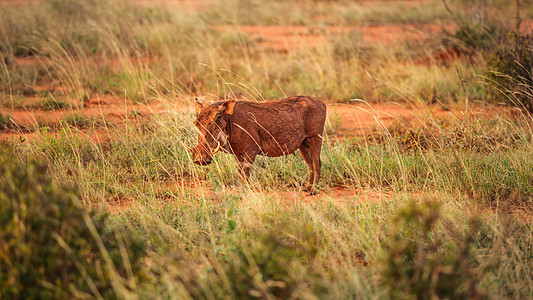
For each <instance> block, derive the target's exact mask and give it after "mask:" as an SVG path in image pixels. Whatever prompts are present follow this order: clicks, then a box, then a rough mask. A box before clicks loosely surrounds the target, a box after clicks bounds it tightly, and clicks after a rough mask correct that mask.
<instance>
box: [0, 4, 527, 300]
mask: <svg viewBox="0 0 533 300" xmlns="http://www.w3.org/2000/svg"><path fill="white" fill-rule="evenodd" d="M210 3H211V2H210ZM447 3H448V4H449V6H450V8H451V9H452V11H453V16H451V15H450V14H449V12H448V11H447V10H446V9H445V7H444V5H443V3H442V2H441V1H423V2H422V3H421V4H418V5H414V6H413V5H412V4H409V3H403V2H393V1H390V2H389V1H386V2H378V1H371V2H370V3H368V2H359V1H272V2H270V3H269V4H268V5H265V4H264V3H263V2H262V1H241V0H221V1H213V2H212V3H211V4H210V6H207V8H204V9H200V10H197V9H192V8H191V7H188V6H186V5H180V4H179V3H177V4H173V5H159V4H153V5H151V4H150V5H140V4H139V3H135V2H133V3H131V2H127V1H124V2H121V1H116V2H115V1H114V2H106V1H98V0H94V1H61V0H53V1H38V2H35V3H32V4H31V5H25V4H24V5H20V4H8V5H2V6H0V56H1V57H0V58H1V59H0V68H1V71H0V91H1V94H0V103H1V105H2V107H3V108H9V109H11V110H29V111H31V110H50V111H51V112H53V111H55V110H61V109H62V110H65V109H66V110H68V109H71V110H72V111H73V113H72V114H71V115H69V116H68V117H65V119H64V120H63V121H62V122H60V123H59V125H57V124H56V125H53V126H52V125H51V124H46V122H40V123H39V122H37V124H34V125H31V126H25V127H24V126H18V125H16V124H15V125H13V122H11V120H10V116H9V115H8V114H5V113H2V114H0V128H1V129H2V131H4V132H10V133H24V132H33V133H35V134H36V135H35V136H34V138H32V139H31V140H30V139H28V140H25V139H24V138H20V139H19V140H11V141H8V142H3V143H2V151H1V156H2V158H3V163H2V165H3V166H4V167H3V169H2V172H3V173H2V174H1V175H0V176H2V177H1V178H2V184H5V186H4V187H5V191H9V190H10V189H9V187H13V186H15V187H16V186H18V185H17V184H21V182H25V181H27V180H28V179H25V178H26V177H25V176H29V177H31V176H40V175H35V174H34V173H32V172H33V171H32V172H30V170H33V169H31V168H29V167H28V166H31V163H29V162H31V161H32V160H33V159H35V160H37V161H38V162H39V163H41V164H44V165H46V167H45V168H44V169H43V170H41V171H42V172H40V173H45V174H46V178H48V179H50V180H51V181H52V182H53V183H46V184H45V183H43V180H41V179H39V180H36V183H35V184H34V185H30V186H24V189H23V188H22V185H20V188H18V189H17V188H15V189H13V193H12V194H9V193H8V192H4V193H3V194H0V196H1V197H0V201H3V202H0V203H2V204H5V205H3V206H4V207H11V209H5V210H4V211H2V210H0V212H2V214H1V215H0V221H1V222H3V223H2V225H5V226H2V227H1V228H2V229H1V233H2V237H3V239H1V240H2V242H0V254H2V255H0V267H1V268H2V271H3V272H2V273H3V274H5V275H3V276H4V277H0V291H1V292H2V294H3V293H5V294H6V295H8V296H9V295H13V296H15V297H27V296H32V295H33V296H35V297H38V295H43V294H40V293H44V292H43V291H48V292H51V294H44V295H48V296H50V295H51V297H52V296H53V297H58V298H66V297H78V298H93V297H94V298H99V297H103V298H149V299H153V298H208V299H218V298H249V297H257V298H267V299H273V298H305V299H323V298H332V299H339V298H363V299H367V298H380V299H381V298H402V299H403V298H408V299H411V298H417V297H421V298H431V297H439V298H446V297H447V298H494V299H499V298H514V299H523V298H528V297H531V296H532V294H533V282H532V281H533V276H532V274H533V270H532V266H533V263H532V262H533V248H532V242H533V238H532V227H531V207H532V195H533V191H532V189H533V162H532V160H531V157H532V154H533V143H532V139H531V138H532V135H533V131H532V127H531V125H532V122H531V121H532V120H531V116H530V114H529V113H528V112H527V111H525V110H521V109H520V108H521V107H518V109H511V110H510V109H506V110H502V112H501V113H497V114H495V115H493V116H491V117H490V118H485V117H480V116H477V115H475V114H470V113H469V108H468V106H467V104H468V105H472V103H486V105H488V107H490V106H491V105H492V106H498V105H499V103H503V102H507V103H509V102H513V100H514V99H513V95H514V94H512V93H502V91H501V89H502V87H501V86H498V85H497V83H495V82H491V81H490V80H487V76H488V75H487V74H488V73H489V72H490V69H489V67H488V66H487V65H488V64H487V61H486V59H485V58H484V57H483V53H482V51H472V52H469V53H468V55H463V56H461V57H459V58H457V59H454V60H452V61H451V62H440V61H438V60H436V59H435V55H437V54H439V53H442V52H443V51H445V50H447V49H449V48H450V47H466V46H465V45H463V44H461V41H460V40H458V39H457V37H456V36H454V35H453V30H451V31H452V32H451V33H450V34H447V33H446V31H450V30H449V29H446V28H447V27H446V25H450V24H452V25H453V26H457V23H456V21H454V18H456V19H458V20H463V21H464V22H466V21H468V22H473V23H475V22H478V23H480V24H485V23H484V22H486V24H489V23H490V22H493V21H494V20H497V21H498V22H499V23H502V24H500V25H502V26H512V24H513V23H512V22H513V20H514V19H513V18H514V16H515V13H516V11H515V7H514V3H510V2H509V1H496V0H491V1H447ZM521 5H522V9H521V10H520V14H521V17H522V18H524V19H525V20H527V19H528V18H531V17H533V8H532V4H531V2H530V1H521ZM489 21H490V22H489ZM425 23H431V24H433V25H435V24H436V25H442V26H443V31H441V32H439V33H437V34H434V35H430V36H426V37H425V38H424V39H421V40H416V41H414V40H412V41H403V42H401V43H398V44H395V45H379V44H369V43H365V42H364V41H363V40H362V38H361V35H360V33H359V32H358V31H357V30H355V29H354V30H349V31H347V32H345V33H343V34H340V35H331V37H329V38H328V41H327V42H326V43H324V44H323V45H320V46H318V47H302V48H298V49H295V50H291V51H288V52H287V51H276V50H275V49H270V48H268V47H265V46H264V44H263V43H262V42H261V41H260V40H257V39H253V38H251V37H250V36H248V35H246V34H245V33H243V32H240V31H238V30H237V31H235V30H229V31H226V30H221V29H220V28H221V26H239V25H305V26H309V27H310V28H312V29H313V30H316V31H317V32H318V33H320V34H322V33H324V34H326V35H328V34H329V33H328V32H329V29H328V27H327V26H328V25H342V26H348V27H349V26H362V25H379V24H381V25H383V24H387V25H405V24H425ZM491 24H492V23H491ZM528 51H531V49H528ZM529 53H531V52H529ZM21 58H25V59H28V58H31V59H32V60H33V61H36V62H37V63H32V64H21V63H18V62H20V60H21ZM458 74H460V76H461V77H462V78H463V79H465V82H464V90H463V87H462V85H461V80H460V78H459V76H458ZM530 83H531V82H529V86H527V82H526V88H529V90H528V91H531V84H530ZM39 86H45V87H46V89H44V90H43V89H42V88H36V87H39ZM503 92H505V91H503ZM295 94H308V95H313V96H316V97H319V98H321V99H323V100H324V101H325V102H326V103H330V104H331V103H350V102H353V101H351V100H350V99H364V100H365V101H366V103H368V104H369V107H370V108H369V109H371V107H372V105H373V104H378V103H384V102H390V101H396V102H400V103H402V105H408V106H417V107H424V106H426V105H428V106H429V105H435V104H436V105H439V106H441V107H443V108H446V109H450V110H451V111H452V112H453V114H452V117H451V118H447V119H441V118H438V117H436V116H435V115H432V114H431V112H430V111H428V112H427V113H425V114H422V115H420V116H417V122H416V124H410V123H402V122H398V123H395V124H394V125H393V126H389V127H386V126H378V127H376V128H375V129H373V130H371V132H369V133H368V134H365V135H356V136H353V137H350V138H348V139H344V140H339V139H336V138H335V136H334V133H335V131H336V130H337V127H338V124H336V120H334V119H330V120H328V124H327V128H326V132H325V134H324V148H323V154H322V159H323V178H322V180H321V184H320V188H321V190H322V191H323V192H324V194H327V193H328V192H331V191H334V190H335V189H349V190H357V191H359V196H357V197H353V196H348V197H345V198H344V199H339V198H328V197H321V198H319V199H317V200H315V199H314V198H304V200H302V198H301V197H299V196H294V195H295V194H297V195H298V193H300V192H301V188H302V186H301V184H302V182H303V181H304V177H305V176H304V175H305V173H306V166H305V164H304V163H303V161H302V159H301V158H299V157H298V155H296V156H288V157H284V158H279V159H267V158H259V159H258V161H257V163H256V167H255V168H254V171H253V173H254V174H253V178H252V180H251V181H250V182H249V183H245V184H243V183H240V182H239V181H238V179H237V176H236V166H235V163H234V159H233V158H232V157H231V156H230V155H225V154H222V155H218V156H217V158H216V159H215V161H214V163H213V165H212V166H210V167H208V168H205V167H198V166H196V165H194V164H192V161H191V158H190V156H189V154H188V153H187V152H186V151H185V148H184V144H189V145H191V144H194V143H195V141H194V140H195V136H194V130H193V128H192V127H193V126H192V118H193V116H192V111H191V110H190V108H189V106H188V104H189V103H191V101H192V99H194V97H196V96H200V97H204V98H205V99H216V98H233V97H237V98H241V99H249V100H255V101H268V100H271V99H276V98H280V97H283V96H286V95H295ZM529 95H531V94H529ZM105 97H113V98H119V99H122V100H124V101H125V103H130V104H132V105H133V104H135V103H141V104H146V105H149V104H151V103H154V102H157V103H159V105H161V106H163V107H164V110H163V112H157V113H153V114H149V115H146V116H143V117H141V118H126V119H125V120H124V121H123V122H119V123H117V122H112V121H110V120H108V119H106V118H105V117H103V116H91V117H87V116H85V115H84V114H83V110H84V109H85V107H86V106H87V103H89V102H90V101H91V99H94V98H105ZM30 98H32V99H34V100H35V99H36V100H37V102H36V103H37V104H34V103H33V102H30V101H29V100H28V99H30ZM467 99H468V103H467ZM74 111H75V112H74ZM80 111H81V112H80ZM509 111H511V112H509ZM102 130H105V132H106V137H107V139H105V140H103V141H97V140H94V139H91V138H87V136H90V135H91V132H100V131H102ZM50 131H53V133H54V134H50ZM10 164H15V166H14V167H13V166H11V165H10ZM5 166H7V167H5ZM17 169H20V170H22V171H21V172H22V173H21V174H19V175H16V176H20V178H22V179H20V180H19V181H17V180H14V181H10V180H8V178H18V177H16V176H15V175H13V174H18V173H16V172H15V171H13V170H17ZM24 170H26V171H24ZM37 170H40V169H39V168H37ZM35 172H37V171H35ZM37 173H39V172H37ZM40 173H39V174H40ZM32 174H33V175H32ZM31 178H32V177H31ZM39 178H40V177H39ZM48 179H47V180H48ZM44 182H46V180H44ZM65 183H68V184H66V185H68V187H65ZM48 184H50V186H51V187H49V186H48ZM41 185H42V186H41ZM25 189H28V190H29V192H28V193H27V194H28V195H30V196H26V194H25V193H26V192H25ZM70 189H73V190H74V191H75V192H74V196H73V199H74V200H72V201H74V202H75V203H81V204H82V205H81V206H80V205H78V206H76V205H74V206H75V208H69V210H68V211H69V212H70V211H71V209H72V210H73V211H76V212H77V213H73V214H74V215H76V216H77V214H78V213H79V216H80V217H79V218H78V219H79V220H80V222H79V223H76V225H69V226H71V227H77V226H81V227H87V228H93V227H92V225H91V224H92V222H95V223H97V220H100V219H99V218H102V217H101V216H102V215H105V214H106V213H109V208H108V204H109V203H111V204H114V203H117V202H125V203H126V205H124V206H120V205H118V209H116V207H117V205H115V206H113V207H115V210H112V214H111V215H109V216H107V217H104V219H105V221H104V222H103V224H104V225H103V226H102V227H101V228H100V227H98V226H96V227H97V228H98V230H97V232H96V233H95V232H94V231H91V232H90V234H89V233H87V235H83V236H84V237H85V238H86V239H87V240H88V241H89V242H88V243H89V244H91V245H93V244H97V245H98V247H94V248H90V249H92V250H91V252H90V253H89V254H87V253H83V252H80V253H81V254H79V255H80V257H82V258H87V257H89V258H90V259H88V261H92V263H91V264H88V265H87V266H90V265H95V264H96V265H98V266H100V265H102V266H103V267H102V269H101V270H100V269H98V268H97V269H98V270H100V271H95V273H91V272H88V273H87V272H82V271H81V270H82V269H83V267H82V266H85V265H84V264H83V260H80V261H82V263H79V264H75V265H74V266H72V270H74V271H73V272H74V273H76V272H77V273H76V274H78V273H80V274H82V275H80V278H82V279H80V281H79V282H77V283H74V284H72V285H62V284H61V280H60V279H61V278H62V277H61V276H60V275H58V274H61V270H60V268H59V267H58V265H55V264H54V263H51V264H49V265H46V267H45V268H47V271H48V273H46V274H48V277H38V276H37V278H38V279H36V280H35V281H32V282H29V283H28V282H24V281H23V278H24V274H25V273H24V272H29V270H31V267H28V266H31V264H30V263H28V264H26V265H25V264H24V260H22V259H20V257H21V253H23V254H24V255H26V256H32V255H35V256H37V258H38V257H39V256H38V255H43V256H46V257H48V256H53V255H55V254H51V253H52V252H46V251H44V252H43V251H39V250H38V248H40V247H42V248H43V249H48V248H47V247H50V249H55V248H59V249H60V250H57V251H60V252H61V251H65V253H70V252H68V251H66V250H65V249H68V247H65V245H67V246H70V247H71V248H72V249H74V250H73V252H72V253H77V252H76V251H75V247H79V245H80V244H79V243H78V242H77V241H76V240H73V241H74V242H72V244H69V240H68V239H67V237H68V236H69V235H66V234H65V235H64V239H63V240H65V241H66V242H65V243H62V242H61V241H62V239H60V238H58V236H61V234H56V235H54V238H52V239H44V240H39V242H35V243H36V244H31V242H32V240H31V239H29V238H27V239H25V238H24V237H25V236H27V237H29V236H30V235H29V233H26V235H25V234H24V233H23V234H21V232H25V231H24V230H22V229H20V228H24V227H27V228H33V227H31V226H30V225H31V224H33V222H34V220H41V218H40V217H39V216H40V215H45V218H44V219H46V217H47V215H46V213H47V210H44V209H43V211H42V212H40V211H39V210H33V211H30V213H24V211H25V208H22V207H24V206H25V205H30V206H31V205H33V202H31V201H34V200H32V199H33V198H34V197H33V198H32V196H31V195H35V194H36V193H37V194H39V193H38V192H36V191H42V190H45V191H49V190H53V191H55V190H59V191H62V190H66V191H70ZM58 193H59V194H54V193H52V194H45V195H48V196H43V197H44V199H46V200H47V201H50V203H63V202H57V201H59V200H57V199H60V198H61V197H63V196H61V195H62V193H61V192H58ZM65 193H66V192H65ZM371 193H377V194H379V195H382V196H380V197H379V198H378V199H376V198H375V197H368V195H369V194H371ZM39 195H40V194H39ZM50 195H51V196H50ZM68 195H71V194H70V192H68ZM46 197H48V198H46ZM65 197H66V196H65ZM69 197H70V196H68V197H67V198H68V199H70V198H69ZM56 198H57V199H56ZM287 199H289V200H287ZM291 199H294V201H292V200H291ZM28 201H29V202H28ZM39 203H41V202H39ZM46 203H47V202H44V204H42V203H41V204H39V205H43V207H45V208H46V207H48V206H47V204H46ZM8 204H9V205H8ZM54 205H60V204H54ZM88 210H94V211H95V212H92V213H91V215H90V216H89V214H87V213H86V211H88ZM52 211H53V210H52ZM48 217H49V216H48ZM19 220H23V221H22V222H20V221H19ZM35 222H40V221H35ZM20 224H22V225H20ZM65 224H68V223H67V221H65ZM8 225H9V226H8ZM10 226H11V227H10ZM20 226H22V227H20ZM50 226H52V225H50ZM54 226H55V225H54ZM65 226H66V225H65ZM67 227H68V226H67ZM9 228H19V231H17V230H12V231H10V230H9ZM51 228H55V227H53V226H52V227H51ZM52 231H53V230H52ZM53 232H55V231H53ZM57 232H59V233H61V232H63V231H61V230H58V231H57ZM57 232H55V233H57ZM109 233H112V234H111V238H108V237H107V234H109ZM122 239H125V240H132V241H133V242H131V245H130V244H129V243H125V244H126V245H129V246H128V247H131V248H128V247H126V246H124V247H122V246H116V244H117V242H110V241H114V240H118V241H121V240H122ZM7 241H13V243H9V242H7ZM99 241H104V242H105V243H103V244H100V243H99ZM26 243H28V245H29V247H26V248H24V247H19V248H17V247H18V246H17V245H25V244H26ZM39 243H46V244H45V245H46V247H45V245H42V244H39ZM135 243H140V244H142V245H143V248H144V250H143V252H142V253H143V254H142V258H141V259H140V263H139V264H138V265H137V264H136V262H137V261H136V259H137V256H135V255H137V252H136V250H134V248H135V247H136V246H135V245H136V244H135ZM118 244H120V242H119V243H118ZM120 245H122V244H120ZM93 246H94V245H93ZM106 247H107V249H109V250H108V251H107V250H106ZM114 247H116V248H117V247H118V249H120V251H118V250H117V252H116V253H115V252H113V251H114V250H116V249H115V248H114ZM121 247H122V248H121ZM28 248H29V249H28ZM126 248H128V249H126ZM112 250H113V251H112ZM28 251H29V252H28ZM32 251H33V252H32ZM54 251H55V250H54ZM108 252H109V253H111V254H109V255H108V254H107V253H108ZM61 253H63V252H61ZM113 253H115V254H113ZM133 254H135V255H133ZM24 255H22V257H24ZM76 255H77V254H76ZM121 255H122V256H121ZM46 257H43V261H48V260H46V259H45V258H46ZM67 257H70V256H68V255H67ZM94 257H96V259H94ZM108 257H112V258H113V259H108ZM115 257H118V258H117V259H116V260H115V259H114V258H115ZM76 259H78V257H76ZM72 260H75V258H74V257H73V258H72ZM130 260H131V265H133V266H134V267H133V269H132V270H135V272H134V271H131V272H130V271H128V270H130V268H128V267H127V266H128V261H130ZM32 263H33V264H35V262H32ZM123 265H125V266H126V267H123V268H122V266H123ZM137 267H138V268H139V269H140V270H141V271H140V272H137V271H136V270H137ZM43 268H44V267H43ZM87 268H90V267H87ZM115 269H116V270H118V271H113V270H115ZM56 270H57V271H56ZM110 270H111V271H110ZM43 272H44V271H43ZM43 274H44V273H43ZM102 274H103V275H102ZM43 276H44V275H43ZM54 276H57V277H54ZM100 281H101V282H103V283H102V284H100V283H99V282H100ZM90 282H94V283H95V286H96V288H93V285H91V284H90ZM24 284H27V285H34V286H35V287H36V289H35V290H34V289H31V290H29V289H28V290H27V291H26V293H30V292H31V293H35V294H31V295H30V294H25V291H24V290H25V289H24V287H25V286H24ZM26 287H27V286H26Z"/></svg>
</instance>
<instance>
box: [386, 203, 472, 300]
mask: <svg viewBox="0 0 533 300" xmlns="http://www.w3.org/2000/svg"><path fill="white" fill-rule="evenodd" d="M451 225H452V223H450V224H447V223H446V220H444V219H443V218H442V217H441V213H440V203H438V202H436V201H427V202H424V203H422V204H417V203H415V202H410V203H408V204H407V205H406V206H405V207H403V208H401V209H400V210H399V213H398V215H397V216H396V219H395V220H394V226H393V227H394V228H395V230H394V231H393V232H392V234H390V236H389V241H388V244H387V245H385V251H386V261H385V269H384V282H385V284H386V285H387V286H388V287H389V292H390V296H391V298H400V299H412V298H418V299H439V298H444V299H466V298H477V297H479V296H480V295H479V293H478V292H477V285H478V283H477V281H476V279H475V278H474V276H473V262H474V256H473V255H472V254H471V251H470V248H471V246H472V244H473V239H472V235H473V234H474V233H475V232H476V231H477V222H474V226H472V229H471V230H470V232H468V233H467V234H461V233H458V232H454V231H453V227H454V226H451ZM440 226H444V227H445V228H444V229H439V227H440Z"/></svg>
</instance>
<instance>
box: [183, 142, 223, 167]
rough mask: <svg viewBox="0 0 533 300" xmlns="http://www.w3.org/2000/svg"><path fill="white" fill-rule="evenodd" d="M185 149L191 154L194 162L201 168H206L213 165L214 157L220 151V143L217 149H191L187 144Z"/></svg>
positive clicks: (197, 147) (198, 147)
mask: <svg viewBox="0 0 533 300" xmlns="http://www.w3.org/2000/svg"><path fill="white" fill-rule="evenodd" d="M185 148H186V149H187V150H188V151H190V152H191V154H192V158H193V162H194V163H195V164H197V165H200V166H206V165H208V164H210V163H211V161H212V160H213V155H215V154H216V153H217V152H218V151H220V143H218V145H217V147H216V148H215V149H212V148H209V147H201V146H200V145H198V146H196V147H194V148H189V146H187V144H185Z"/></svg>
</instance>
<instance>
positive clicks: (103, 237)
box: [0, 154, 144, 299]
mask: <svg viewBox="0 0 533 300" xmlns="http://www.w3.org/2000/svg"><path fill="white" fill-rule="evenodd" d="M45 171H46V167H45V166H44V165H43V164H40V163H36V162H35V161H33V160H30V162H28V163H26V164H24V163H22V162H21V161H20V160H18V159H16V158H14V157H13V155H12V154H1V155H0V295H2V296H3V297H5V298H6V299H18V298H21V299H35V298H37V299H47V298H72V297H76V298H86V297H90V296H92V297H104V298H113V297H123V296H125V295H126V294H127V293H129V292H130V291H131V290H133V289H135V287H136V281H137V279H139V278H144V276H143V273H142V271H141V265H140V263H141V259H142V258H143V256H144V247H143V245H142V244H141V243H140V242H138V241H136V240H135V239H125V238H124V236H123V235H121V234H118V233H116V232H113V231H105V230H104V227H105V224H106V223H105V220H106V218H105V216H100V217H93V218H92V219H91V217H90V216H89V214H88V213H87V212H86V211H85V210H84V208H83V207H82V206H81V205H80V202H79V199H78V195H77V191H76V189H75V188H73V187H70V186H66V185H60V184H56V183H54V182H52V181H51V180H50V178H49V177H48V176H46V175H45Z"/></svg>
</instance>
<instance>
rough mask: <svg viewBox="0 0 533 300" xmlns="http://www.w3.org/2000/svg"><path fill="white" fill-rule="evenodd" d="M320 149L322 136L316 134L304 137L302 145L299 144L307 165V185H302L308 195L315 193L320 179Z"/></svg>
mask: <svg viewBox="0 0 533 300" xmlns="http://www.w3.org/2000/svg"><path fill="white" fill-rule="evenodd" d="M321 149H322V138H321V137H320V136H318V135H316V136H313V137H309V138H306V139H305V140H304V141H303V143H302V146H300V152H301V153H302V157H303V158H304V160H305V162H306V163H307V165H308V166H309V178H308V180H307V185H306V186H305V187H304V191H306V192H309V194H310V195H315V194H316V187H315V186H316V185H317V184H318V181H319V180H320V169H321V167H322V162H321V161H320V151H321Z"/></svg>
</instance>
